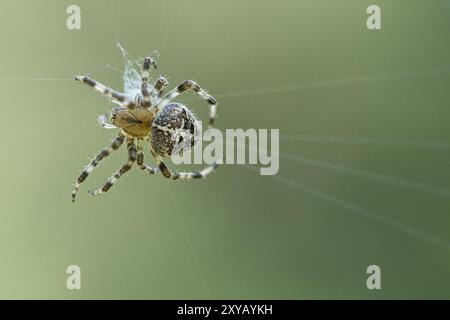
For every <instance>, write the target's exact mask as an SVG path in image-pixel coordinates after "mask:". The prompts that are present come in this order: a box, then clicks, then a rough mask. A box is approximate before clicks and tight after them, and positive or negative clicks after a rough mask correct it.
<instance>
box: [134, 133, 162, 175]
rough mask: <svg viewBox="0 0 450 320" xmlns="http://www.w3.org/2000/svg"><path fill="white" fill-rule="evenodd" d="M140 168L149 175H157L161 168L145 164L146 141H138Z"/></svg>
mask: <svg viewBox="0 0 450 320" xmlns="http://www.w3.org/2000/svg"><path fill="white" fill-rule="evenodd" d="M136 162H137V164H138V166H139V168H141V169H142V170H144V171H147V172H148V173H149V174H155V173H157V172H159V168H153V167H151V166H149V165H148V164H146V163H144V140H142V139H138V142H137V160H136Z"/></svg>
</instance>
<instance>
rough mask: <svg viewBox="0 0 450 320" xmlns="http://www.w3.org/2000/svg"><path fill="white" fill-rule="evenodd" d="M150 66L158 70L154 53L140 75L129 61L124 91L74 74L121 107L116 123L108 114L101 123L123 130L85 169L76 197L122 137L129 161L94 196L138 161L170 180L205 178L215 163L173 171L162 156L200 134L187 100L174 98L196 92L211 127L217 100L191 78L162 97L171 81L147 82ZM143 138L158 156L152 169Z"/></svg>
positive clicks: (117, 109)
mask: <svg viewBox="0 0 450 320" xmlns="http://www.w3.org/2000/svg"><path fill="white" fill-rule="evenodd" d="M121 50H122V53H123V54H124V56H125V55H126V52H125V51H124V50H123V49H122V48H121ZM151 66H153V67H155V68H156V64H155V62H154V60H153V59H152V58H150V57H146V58H144V61H143V63H142V71H141V73H140V76H139V73H138V72H137V71H136V70H135V68H133V67H132V64H131V63H128V64H127V65H126V68H127V69H126V70H125V73H124V80H125V93H120V92H117V91H115V90H113V89H111V88H109V87H107V86H105V85H103V84H101V83H99V82H97V81H95V80H93V79H91V78H89V77H88V76H77V77H75V79H76V80H78V81H82V82H83V83H85V84H87V85H88V86H90V87H92V88H94V89H95V90H97V91H99V92H100V93H102V94H104V95H105V96H107V97H108V98H109V99H110V100H111V101H112V102H114V103H115V104H117V105H118V106H117V107H115V108H113V110H112V112H111V122H112V124H110V123H107V122H106V120H105V118H100V119H101V120H100V121H101V123H102V125H103V127H105V128H108V129H116V128H117V129H119V130H120V131H119V133H118V134H117V136H116V137H115V138H114V140H113V141H112V143H111V145H110V146H109V147H107V148H105V149H103V150H102V151H101V152H100V153H99V154H98V155H97V156H96V157H95V158H94V159H92V160H91V162H90V163H89V164H88V165H87V166H86V167H85V168H84V169H83V170H82V172H81V174H80V175H79V177H78V179H77V181H76V183H75V186H74V189H73V191H72V201H75V196H76V193H77V191H78V189H79V187H80V184H81V183H82V182H83V181H84V180H86V178H87V177H88V175H89V173H91V172H92V171H93V170H94V168H95V167H96V166H97V165H98V163H99V162H100V161H101V160H103V159H104V158H105V157H107V156H108V155H109V154H110V153H111V152H113V151H114V150H117V149H118V148H119V147H120V146H121V145H122V144H123V142H124V141H126V143H127V149H128V162H127V163H126V164H124V165H123V166H122V167H121V168H120V169H119V170H118V171H117V172H116V173H115V174H114V175H113V176H111V177H110V178H108V180H107V181H106V182H105V184H104V185H103V186H102V187H101V188H99V189H97V190H95V191H92V192H91V194H92V195H98V194H101V193H104V192H107V191H108V190H109V189H110V188H111V187H112V186H113V185H114V183H115V182H116V181H117V180H118V179H120V177H121V176H122V175H123V174H124V173H126V172H127V171H128V170H130V169H131V167H132V166H133V165H134V163H137V164H138V165H139V167H140V168H141V169H142V170H145V171H147V172H148V173H150V174H154V173H156V172H158V171H161V172H162V174H163V175H164V176H165V177H166V178H168V179H171V180H177V179H179V180H190V179H196V178H204V177H206V176H207V175H209V174H210V173H211V172H213V171H214V169H215V168H216V167H217V163H213V164H212V165H210V166H208V167H206V168H204V169H203V170H200V171H192V172H174V171H171V170H170V169H169V168H168V167H167V166H166V165H165V163H164V162H163V159H162V158H164V157H170V156H171V155H173V154H174V153H178V152H182V151H183V149H184V150H186V149H187V148H189V147H191V146H193V145H194V143H195V142H196V140H197V138H198V137H197V133H198V131H199V130H198V129H199V123H198V121H197V119H196V118H195V116H194V114H193V113H192V112H191V111H190V110H189V109H188V108H187V107H186V106H184V105H183V104H181V103H175V102H172V100H173V99H175V98H176V97H178V96H179V95H180V94H182V93H183V92H185V91H188V90H193V91H194V92H195V93H197V94H198V95H199V96H200V97H202V98H203V99H204V100H205V101H206V102H207V103H208V104H209V106H210V110H209V126H210V127H211V126H212V125H213V124H214V118H215V116H216V106H217V104H216V101H215V99H214V98H213V97H212V96H210V95H209V94H208V93H207V92H206V91H205V90H203V89H202V88H201V87H200V86H199V85H198V84H197V83H195V82H194V81H192V80H186V81H184V82H183V83H181V84H180V85H178V86H177V87H176V88H174V89H173V90H171V91H169V92H168V93H167V94H166V95H163V91H164V88H165V87H166V86H167V84H168V82H167V80H166V79H165V78H164V77H162V76H160V77H159V78H158V80H156V82H155V84H154V85H153V86H151V85H149V84H148V80H149V71H150V67H151ZM145 141H146V142H148V144H149V147H150V152H151V154H152V155H153V157H154V158H155V161H156V164H157V167H151V166H149V165H147V164H145V163H144V153H143V145H144V142H145ZM180 148H181V149H180Z"/></svg>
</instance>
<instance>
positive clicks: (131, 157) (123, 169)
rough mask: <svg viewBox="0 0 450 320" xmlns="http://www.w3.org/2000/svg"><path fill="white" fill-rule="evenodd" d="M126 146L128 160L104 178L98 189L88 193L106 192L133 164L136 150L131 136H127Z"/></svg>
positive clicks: (94, 194)
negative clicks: (104, 180)
mask: <svg viewBox="0 0 450 320" xmlns="http://www.w3.org/2000/svg"><path fill="white" fill-rule="evenodd" d="M127 148H128V162H127V163H126V164H124V165H123V166H122V167H121V168H120V169H119V170H118V171H117V172H116V173H115V174H114V175H112V176H111V177H109V178H108V180H106V182H105V184H103V186H102V187H101V188H100V189H97V190H95V191H90V192H89V193H90V194H92V195H93V196H96V195H99V194H102V193H105V192H108V190H109V189H111V187H112V186H113V185H114V183H116V182H117V180H119V179H120V178H121V177H122V176H123V175H124V174H125V173H126V172H128V171H129V170H130V169H131V167H132V166H133V164H134V163H135V162H136V158H137V150H136V145H135V144H134V139H133V138H127Z"/></svg>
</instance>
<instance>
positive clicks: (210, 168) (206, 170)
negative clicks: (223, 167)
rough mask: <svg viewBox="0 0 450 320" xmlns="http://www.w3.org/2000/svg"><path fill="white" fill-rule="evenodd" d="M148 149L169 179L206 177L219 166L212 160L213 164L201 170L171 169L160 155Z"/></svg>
mask: <svg viewBox="0 0 450 320" xmlns="http://www.w3.org/2000/svg"><path fill="white" fill-rule="evenodd" d="M150 151H151V152H152V155H153V157H154V158H155V161H156V164H157V165H158V167H159V169H160V170H161V172H162V174H163V175H164V177H166V178H167V179H170V180H192V179H202V178H206V177H207V176H209V175H210V174H211V173H212V172H213V171H214V170H215V169H216V168H217V167H218V166H219V164H218V163H217V162H214V163H213V164H211V165H209V166H207V167H205V168H203V169H202V170H195V171H190V172H176V171H171V170H170V169H169V168H168V167H167V165H166V164H165V163H164V161H163V160H162V158H161V157H160V156H158V155H155V153H154V152H153V150H151V149H150Z"/></svg>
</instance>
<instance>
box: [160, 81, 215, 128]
mask: <svg viewBox="0 0 450 320" xmlns="http://www.w3.org/2000/svg"><path fill="white" fill-rule="evenodd" d="M189 89H192V90H194V91H195V92H196V93H197V94H198V95H199V96H200V97H202V98H203V99H205V101H206V102H207V103H208V104H209V124H208V126H209V127H212V126H213V125H214V119H215V118H216V112H217V102H216V100H215V99H214V98H213V97H212V96H211V95H209V94H208V93H207V92H206V91H205V90H203V89H202V88H201V87H200V86H199V85H198V84H197V83H195V82H194V81H192V80H186V81H184V82H183V83H181V84H180V85H178V86H177V87H176V88H175V89H173V90H171V91H169V92H168V93H167V94H166V95H165V96H164V98H162V100H161V102H160V103H159V105H158V108H162V107H164V106H165V105H166V104H168V103H169V102H170V101H172V100H173V99H175V98H176V97H178V96H179V95H180V94H182V93H183V92H185V91H187V90H189Z"/></svg>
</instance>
